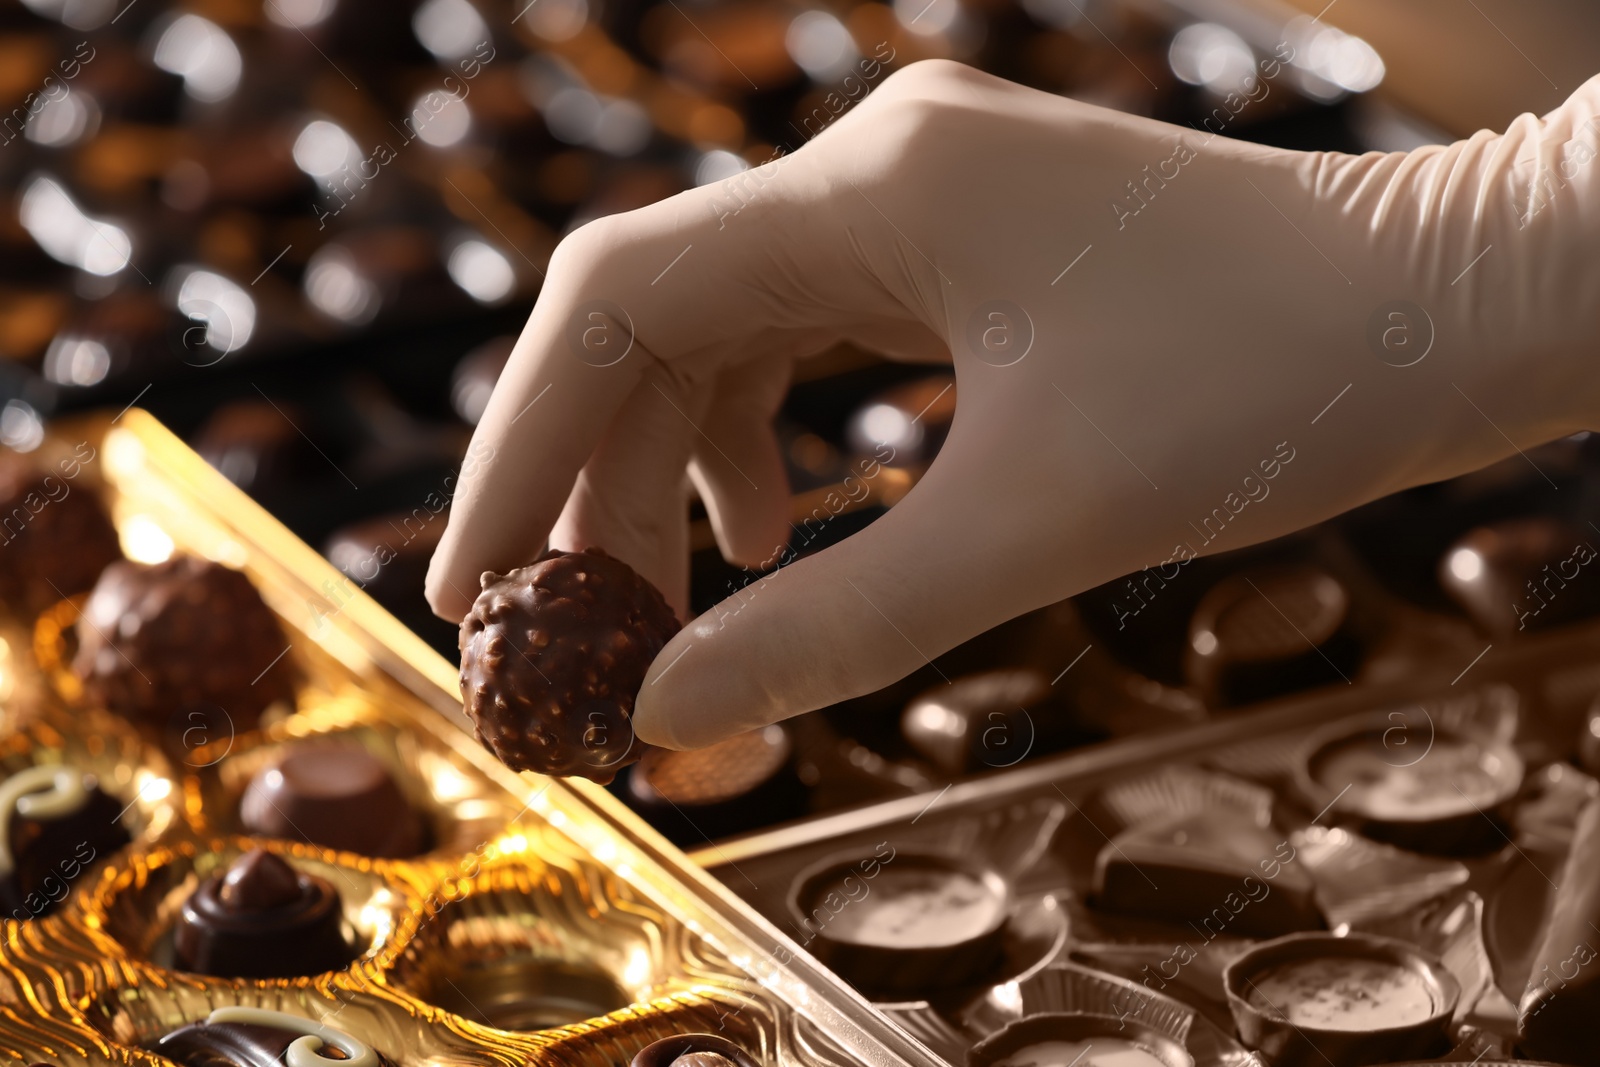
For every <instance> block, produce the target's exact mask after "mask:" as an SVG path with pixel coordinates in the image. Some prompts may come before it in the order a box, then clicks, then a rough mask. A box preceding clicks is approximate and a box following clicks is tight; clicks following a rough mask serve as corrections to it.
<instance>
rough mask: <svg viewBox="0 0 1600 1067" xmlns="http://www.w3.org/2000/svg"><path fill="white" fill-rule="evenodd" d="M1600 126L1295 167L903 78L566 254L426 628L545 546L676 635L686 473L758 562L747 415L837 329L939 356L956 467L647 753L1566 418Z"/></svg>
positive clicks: (775, 512)
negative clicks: (655, 598) (581, 556)
mask: <svg viewBox="0 0 1600 1067" xmlns="http://www.w3.org/2000/svg"><path fill="white" fill-rule="evenodd" d="M1282 73H1283V70H1282V68H1281V66H1278V65H1277V64H1276V63H1275V62H1274V61H1270V60H1269V61H1267V62H1265V63H1263V64H1262V68H1261V71H1260V75H1259V77H1258V80H1257V81H1256V82H1255V83H1254V85H1253V86H1252V87H1251V94H1250V95H1251V96H1252V97H1254V98H1255V99H1256V100H1257V101H1259V99H1260V98H1261V96H1262V94H1263V93H1269V92H1282V91H1287V90H1285V89H1283V88H1282V87H1281V86H1280V85H1276V84H1275V83H1274V81H1273V79H1274V78H1276V77H1278V76H1280V75H1281V74H1282ZM1240 99H1241V100H1242V99H1243V98H1240ZM1249 106H1252V105H1251V103H1249V102H1245V103H1244V104H1243V107H1249ZM1227 114H1228V112H1227V111H1219V112H1218V115H1221V116H1224V117H1225V116H1226V115H1227ZM1597 116H1600V79H1595V80H1591V81H1590V82H1588V83H1587V84H1586V85H1584V86H1583V87H1582V88H1581V89H1580V90H1579V91H1578V92H1577V93H1575V94H1574V95H1573V96H1572V98H1571V99H1570V100H1568V101H1567V103H1566V104H1564V105H1563V106H1562V107H1561V108H1559V109H1558V110H1556V111H1555V112H1552V113H1551V114H1550V115H1547V116H1545V117H1544V118H1543V119H1540V118H1536V117H1534V116H1532V115H1524V116H1522V117H1521V118H1519V119H1518V120H1517V121H1516V122H1515V123H1514V124H1513V125H1512V127H1511V128H1510V129H1509V130H1508V131H1507V132H1506V133H1504V134H1500V135H1495V134H1492V133H1489V132H1487V131H1485V132H1482V133H1479V134H1476V135H1474V136H1473V137H1471V138H1469V139H1467V140H1465V141H1461V142H1458V143H1456V144H1453V145H1449V146H1435V147H1428V148H1422V149H1418V150H1416V151H1413V152H1410V153H1391V154H1387V155H1386V154H1381V153H1371V154H1368V155H1363V156H1359V157H1358V156H1348V155H1340V154H1334V153H1302V152H1291V151H1283V150H1278V149H1272V148H1264V147H1260V146H1257V145H1252V144H1247V143H1244V142H1241V141H1237V140H1231V139H1228V138H1226V137H1221V136H1211V137H1208V136H1207V135H1206V134H1205V133H1202V132H1199V131H1196V130H1194V129H1189V128H1182V127H1176V126H1169V125H1166V124H1163V123H1160V122H1153V121H1150V120H1146V119H1142V118H1137V117H1134V116H1130V115H1126V114H1121V113H1117V112H1112V111H1107V110H1103V109H1101V108H1097V107H1092V106H1089V105H1087V104H1082V103H1077V102H1074V101H1072V100H1067V99H1062V98H1060V97H1056V96H1052V95H1049V94H1047V93H1043V92H1037V91H1034V90H1031V89H1026V88H1022V87H1019V86H1016V85H1013V84H1010V83H1007V82H1004V81H1001V80H998V79H996V78H993V77H989V76H987V75H984V74H981V73H979V72H977V71H974V70H971V69H968V68H965V67H962V66H960V65H958V64H954V63H948V62H924V63H918V64H915V65H913V66H910V67H908V68H906V69H905V70H903V71H901V72H898V73H896V74H895V75H893V76H892V77H889V78H887V79H886V80H884V81H883V82H882V84H881V85H880V86H879V87H878V88H877V89H876V90H874V91H873V92H872V93H871V94H870V95H869V96H868V98H867V99H865V100H864V101H863V102H862V103H861V104H860V105H858V106H857V107H856V108H855V109H854V110H852V111H850V112H849V113H847V114H846V115H845V116H844V117H842V118H841V119H839V120H838V122H837V123H835V124H834V125H833V126H831V127H830V128H829V129H827V130H826V131H825V132H823V133H822V134H821V135H820V136H819V137H817V138H816V139H815V140H814V141H812V142H811V143H809V144H807V145H806V146H805V147H804V148H802V149H801V150H800V151H798V152H795V153H794V154H792V155H790V156H788V157H787V158H784V159H782V160H781V161H780V162H777V163H773V164H769V165H767V166H766V167H765V168H763V169H762V170H760V171H757V172H753V173H749V174H746V175H744V176H741V177H739V178H735V179H730V180H729V181H727V182H723V183H721V184H720V185H713V186H708V187H702V188H699V189H695V190H692V191H689V192H685V193H682V194H680V195H678V196H675V197H672V198H671V199H668V200H665V201H662V202H660V203H657V204H654V205H651V206H650V207H647V208H643V209H641V210H638V211H634V212H630V213H628V214H625V215H618V216H612V217H609V218H604V219H601V220H599V221H597V222H594V223H591V224H589V225H587V226H585V227H583V228H582V229H580V230H579V231H577V232H576V233H574V234H573V235H572V236H571V237H569V238H568V239H567V240H565V241H563V242H562V244H561V245H560V247H559V248H558V250H557V251H556V254H555V257H554V259H553V260H552V262H551V264H550V273H549V277H548V279H547V281H546V283H545V287H544V291H543V292H542V293H541V294H540V297H539V301H538V305H537V306H536V307H535V308H534V311H533V314H532V316H531V318H530V319H529V321H528V325H527V327H526V328H525V329H524V331H523V333H522V336H521V339H520V340H519V341H518V343H517V346H516V350H515V352H514V354H513V356H512V358H511V362H510V364H509V365H508V366H507V368H506V371H505V374H504V376H503V377H502V378H501V380H500V383H499V385H498V386H497V388H496V389H495V392H494V397H493V399H492V400H491V401H490V403H489V407H488V410H487V412H486V414H485V416H484V418H483V421H482V423H481V424H480V425H479V427H478V430H477V434H476V436H475V438H474V446H473V453H472V454H473V455H474V456H476V457H482V458H483V460H484V461H483V462H480V463H477V464H475V466H474V469H473V470H471V471H470V472H467V473H466V474H465V476H464V477H463V478H462V481H461V486H460V491H459V492H458V493H457V495H456V498H455V503H454V507H453V510H452V515H451V519H450V525H449V528H448V530H447V531H446V532H445V535H444V540H443V543H442V544H441V546H440V548H439V550H438V552H437V554H436V555H435V556H434V559H433V563H432V567H431V569H430V571H429V575H428V586H427V593H428V598H429V602H430V603H431V604H432V605H433V608H434V610H435V611H437V612H438V613H439V614H440V615H442V616H444V617H446V618H449V619H458V618H460V617H461V616H462V615H463V613H464V612H465V611H466V610H467V608H468V606H469V605H470V603H471V601H472V598H473V597H474V595H475V594H476V592H477V588H478V576H479V573H480V572H481V571H484V570H488V569H494V570H501V571H503V570H506V569H508V568H511V567H514V566H518V565H521V564H524V563H526V562H528V561H529V560H530V559H531V558H532V557H533V556H534V555H535V554H536V553H537V552H538V551H539V550H540V547H541V545H542V544H543V542H544V541H545V539H546V536H547V535H548V536H549V539H550V542H551V544H552V545H553V546H554V547H557V548H571V547H579V546H584V545H591V544H593V545H600V546H602V547H604V548H606V549H607V550H608V551H610V552H612V553H613V554H615V555H617V556H620V557H621V558H622V559H624V560H626V561H627V562H629V563H630V564H632V565H633V566H634V567H636V568H637V569H638V570H640V571H641V572H642V573H644V574H645V575H646V576H647V577H648V578H650V580H652V581H653V582H655V583H656V584H657V585H658V586H660V587H661V588H662V590H663V591H664V592H665V593H666V594H667V595H668V598H669V599H670V600H671V601H672V602H673V603H674V604H675V605H676V606H677V608H678V609H679V611H680V613H681V612H682V611H683V608H684V605H685V601H686V588H687V550H686V547H685V545H686V517H685V511H686V508H685V493H686V491H687V490H686V486H685V482H684V477H683V473H684V471H685V469H686V468H687V469H688V470H689V472H690V474H691V476H692V478H693V480H694V483H695V485H696V487H697V488H698V490H699V492H700V494H701V496H702V497H703V498H704V499H705V501H706V504H707V506H708V508H709V510H710V514H711V517H712V522H713V525H714V528H715V530H716V533H717V537H718V541H719V543H720V545H721V548H722V550H723V552H724V554H725V555H726V556H727V557H728V558H729V559H730V560H733V561H734V562H737V563H740V564H745V565H757V564H759V563H761V562H763V561H768V560H772V559H773V558H775V557H776V556H777V554H778V551H779V547H780V546H782V545H783V544H784V543H785V542H786V540H787V539H788V537H789V534H790V528H789V526H788V524H787V521H786V510H787V498H788V492H787V486H786V485H785V484H784V475H783V468H782V466H781V465H780V461H779V454H778V451H777V448H776V445H775V441H774V438H773V436H772V432H771V429H770V425H769V421H770V418H771V416H772V414H773V412H774V410H775V409H776V407H777V406H778V404H779V401H780V398H781V396H782V394H783V391H784V388H785V385H786V382H787V377H788V371H789V366H790V362H791V361H792V360H793V359H795V358H798V357H803V356H806V355H808V354H811V353H815V352H817V351H820V350H821V349H823V348H825V347H826V346H828V345H830V344H832V343H833V342H835V341H836V340H837V339H839V338H848V339H850V340H853V341H856V342H858V343H860V344H862V345H865V346H867V347H870V348H874V349H877V350H880V351H883V352H885V353H888V354H889V355H891V356H894V357H896V358H902V359H922V360H926V359H937V360H947V361H951V362H953V363H954V365H955V372H956V377H957V380H958V383H959V385H958V393H959V402H958V411H957V414H956V418H955V423H954V427H953V429H952V431H951V434H950V437H949V440H948V441H947V443H946V444H945V446H944V448H943V451H942V452H941V453H940V454H939V457H938V459H937V461H936V462H935V463H934V464H933V466H932V468H931V470H930V471H929V472H928V473H927V475H926V477H924V478H923V480H922V481H921V483H920V484H918V485H917V487H916V488H915V489H914V490H913V491H912V492H911V493H910V494H909V495H908V496H907V497H906V498H905V499H904V500H903V501H902V502H901V503H899V504H898V505H896V506H895V507H894V509H893V510H891V511H890V512H889V513H888V514H886V515H885V516H883V517H882V518H880V519H878V520H877V521H876V522H875V523H873V524H872V525H871V526H870V527H869V528H868V529H866V530H865V531H863V532H861V533H858V534H856V535H855V536H853V537H851V538H849V539H848V540H846V541H844V542H843V543H841V544H839V545H837V546H835V547H833V548H830V549H828V550H826V551H824V552H821V553H819V554H817V555H815V556H812V557H809V558H806V559H803V560H801V561H799V562H796V563H794V564H793V565H792V566H787V567H784V568H783V569H782V570H780V571H779V572H778V573H777V574H776V575H775V576H772V577H769V578H766V579H764V580H758V581H756V582H754V583H753V584H752V585H751V586H750V587H749V588H747V589H746V590H745V591H744V593H743V595H742V599H741V602H740V603H738V604H730V605H728V606H725V607H724V608H722V609H721V610H719V611H713V612H711V613H708V614H706V615H704V616H701V617H700V618H699V619H698V620H695V621H693V622H691V623H690V624H689V625H688V626H686V627H685V628H684V630H683V631H682V633H680V634H679V635H678V636H677V637H676V638H675V639H674V640H673V641H672V642H671V643H670V644H668V645H667V647H666V648H665V649H664V650H663V651H662V653H661V655H660V656H659V657H658V658H657V660H656V662H655V664H654V666H653V668H652V670H651V674H650V677H649V678H648V680H647V681H646V683H645V686H644V688H643V691H642V692H641V693H640V696H639V699H638V705H637V710H636V715H635V720H634V721H635V726H636V729H637V732H638V735H639V736H640V737H641V738H642V739H644V740H645V741H648V742H650V743H652V744H657V745H663V746H667V747H674V748H682V747H693V746H700V745H705V744H708V743H711V742H714V741H717V740H719V739H721V738H723V737H726V736H728V735H730V734H733V733H735V732H738V731H741V730H745V729H750V728H752V727H755V726H758V725H761V724H765V723H770V722H774V721H776V720H780V719H783V718H786V717H788V716H792V715H796V714H799V713H801V712H804V711H808V710H811V709H814V708H818V707H822V706H824V705H827V704H830V703H833V702H835V701H838V700H842V699H845V698H847V697H852V696H857V695H860V694H862V693H866V692H869V691H871V690H874V689H876V688H878V687H881V686H883V685H886V684H887V683H889V682H891V681H894V680H895V679H897V678H900V677H902V676H903V675H905V674H907V673H909V672H910V671H912V670H913V669H915V668H917V667H919V666H921V665H922V664H923V663H924V662H926V661H927V660H928V659H929V658H931V657H933V656H936V655H938V654H939V653H941V652H943V651H945V650H947V649H949V648H951V647H952V646H954V645H956V644H958V643H959V642H961V641H963V640H965V639H966V638H969V637H971V636H973V635H975V634H977V633H979V632H981V631H983V630H985V629H987V628H989V627H991V626H994V625H995V624H997V623H999V622H1001V621H1003V620H1005V619H1008V618H1011V617H1013V616H1016V615H1019V614H1021V613H1023V612H1026V611H1029V610H1031V609H1034V608H1037V607H1040V606H1042V605H1044V604H1048V603H1051V602H1054V601H1057V600H1060V599H1062V598H1064V597H1068V596H1071V595H1073V594H1075V593H1078V592H1081V591H1082V590H1085V589H1088V588H1090V587H1093V586H1095V585H1098V584H1100V583H1102V582H1104V581H1107V580H1110V579H1112V578H1114V577H1116V576H1118V575H1121V574H1124V573H1127V572H1131V571H1134V570H1137V569H1139V568H1141V567H1145V566H1150V565H1155V564H1161V563H1163V562H1165V561H1173V562H1171V563H1168V565H1167V567H1166V569H1165V571H1164V572H1163V573H1166V574H1169V575H1170V574H1171V573H1172V572H1173V568H1174V567H1175V566H1176V561H1179V560H1182V559H1184V558H1185V557H1186V556H1187V555H1188V554H1190V553H1198V554H1206V553H1209V552H1212V551H1219V550H1223V549H1233V548H1239V547H1241V546H1244V545H1248V544H1251V543H1253V542H1258V541H1263V540H1266V539H1268V538H1271V537H1275V536H1278V535H1280V534H1283V533H1286V532H1288V531H1291V530H1294V529H1297V528H1299V527H1302V526H1306V525H1308V524H1310V523H1314V522H1317V521H1319V520H1321V519H1324V518H1326V517H1328V516H1331V515H1333V514H1335V513H1337V512H1340V511H1343V510H1345V509H1347V508H1350V507H1353V506H1355V505H1358V504H1361V503H1363V502H1365V501H1368V500H1371V499H1373V498H1375V497H1379V496H1382V495H1384V494H1387V493H1392V492H1394V491H1396V490H1399V489H1403V488H1405V487H1408V486H1412V485H1417V484H1420V483H1423V482H1428V481H1432V480H1435V479H1440V478H1446V477H1450V476H1452V475H1455V474H1459V473H1461V472H1464V471H1467V470H1470V469H1473V468H1476V467H1479V466H1481V465H1484V464H1487V463H1490V462H1492V461H1494V460H1497V459H1500V458H1503V457H1505V456H1507V455H1509V454H1512V452H1513V450H1514V449H1524V448H1527V447H1530V446H1532V445H1535V444H1538V443H1540V442H1544V441H1547V440H1550V439H1553V438H1556V437H1558V436H1561V435H1565V434H1567V433H1570V432H1573V431H1576V430H1578V429H1582V428H1587V427H1588V426H1590V425H1591V424H1592V423H1591V413H1592V412H1593V411H1594V410H1595V402H1596V394H1597V392H1600V370H1597V366H1600V364H1597V362H1596V356H1597V355H1600V353H1597V352H1596V347H1597V341H1600V161H1594V160H1593V158H1592V157H1594V156H1595V154H1596V149H1597V147H1600V119H1597ZM1213 128H1216V124H1215V123H1213ZM741 205H742V207H741ZM602 301H603V302H606V304H605V305H601V304H599V303H597V302H602ZM1400 301H1404V302H1406V303H1405V304H1403V305H1401V304H1397V303H1396V302H1400ZM603 308H610V309H611V310H610V312H609V314H610V316H611V317H610V318H607V317H606V314H603V313H602V314H598V315H597V314H596V312H597V310H601V309H603ZM618 309H620V310H618ZM623 317H625V318H626V320H627V322H626V323H620V322H619V321H617V320H618V319H621V318H623ZM586 331H587V332H586ZM630 331H631V335H630ZM630 340H631V342H632V343H631V348H628V347H627V346H628V343H629V341H630ZM624 349H626V355H625V356H623V357H622V358H621V359H620V361H618V362H615V363H612V364H611V365H609V366H599V364H602V363H607V362H609V361H610V360H611V359H613V358H615V357H616V356H619V355H621V354H622V352H623V351H624ZM1402 364H1410V365H1402ZM1178 571H1179V573H1181V568H1178ZM1176 580H1179V581H1181V580H1182V578H1178V579H1176ZM735 609H737V611H736V613H735ZM1063 666H1065V664H1063Z"/></svg>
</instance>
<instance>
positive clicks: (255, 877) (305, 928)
mask: <svg viewBox="0 0 1600 1067" xmlns="http://www.w3.org/2000/svg"><path fill="white" fill-rule="evenodd" d="M343 922H344V915H343V912H342V911H341V909H340V904H339V894H338V891H337V890H335V889H334V888H333V885H332V884H331V883H330V882H328V881H327V879H325V878H319V877H317V876H316V875H313V874H307V873H305V872H303V871H299V870H296V869H295V868H294V867H293V866H291V865H290V864H289V862H288V861H287V860H284V859H282V858H281V857H279V856H276V855H274V854H272V853H270V852H267V851H266V850H264V849H254V850H252V851H250V852H246V853H245V854H244V855H242V856H240V857H239V858H238V859H236V860H234V861H233V863H232V864H231V865H230V866H229V867H228V868H227V870H225V871H218V872H217V873H215V874H213V875H211V877H209V878H207V879H206V880H205V881H203V882H201V883H200V886H199V888H198V889H196V890H195V891H194V892H193V893H192V894H190V896H189V899H188V900H186V901H184V903H183V910H182V912H181V914H180V915H179V917H178V924H177V927H176V929H175V930H174V931H173V949H174V956H175V960H176V963H177V966H178V967H179V969H181V970H185V971H193V972H194V973H196V974H210V975H216V976H217V977H219V978H295V977H300V976H304V975H313V974H321V973H323V972H324V971H333V970H339V969H341V968H343V967H344V966H345V965H347V964H348V963H350V961H351V960H352V959H354V958H355V956H356V953H355V951H354V949H352V948H351V946H350V943H349V942H348V941H347V940H346V939H345V935H344V929H343Z"/></svg>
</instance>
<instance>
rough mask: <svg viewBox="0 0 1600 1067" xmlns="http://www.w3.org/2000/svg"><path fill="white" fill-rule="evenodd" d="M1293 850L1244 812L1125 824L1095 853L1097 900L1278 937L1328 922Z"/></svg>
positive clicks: (1209, 932) (1199, 925)
mask: <svg viewBox="0 0 1600 1067" xmlns="http://www.w3.org/2000/svg"><path fill="white" fill-rule="evenodd" d="M1294 859H1295V850H1294V848H1293V847H1292V846H1291V845H1289V843H1288V842H1287V841H1286V840H1285V839H1283V838H1282V837H1281V836H1279V835H1275V834H1273V833H1272V832H1270V831H1268V830H1265V829H1262V828H1260V827H1257V826H1252V825H1251V824H1250V823H1248V822H1246V821H1244V818H1243V817H1242V813H1241V812H1238V811H1231V810H1226V809H1223V810H1216V811H1200V812H1196V813H1191V814H1188V815H1183V816H1180V817H1177V818H1175V819H1172V820H1167V821H1163V822H1160V823H1156V824H1154V825H1149V826H1135V827H1132V828H1130V829H1128V830H1124V831H1123V832H1122V833H1120V834H1118V835H1117V836H1116V837H1114V838H1113V839H1112V840H1110V841H1108V842H1107V843H1106V845H1105V847H1104V848H1102V849H1101V850H1100V855H1099V856H1098V857H1097V859H1096V860H1095V871H1094V900H1095V904H1096V906H1097V907H1101V908H1104V909H1106V910H1108V911H1117V912H1124V913H1127V914H1132V915H1140V916H1145V917H1147V918H1155V919H1166V920H1169V921H1171V922H1177V923H1191V924H1193V925H1194V929H1195V930H1196V931H1198V932H1200V933H1201V934H1202V935H1203V936H1205V937H1206V938H1208V939H1209V938H1213V937H1216V936H1218V935H1219V934H1227V935H1229V936H1245V937H1276V936H1278V935H1279V934H1286V933H1290V932H1292V931H1296V930H1318V929H1321V928H1322V926H1323V921H1322V913H1321V912H1320V911H1319V910H1318V909H1317V905H1316V899H1315V893H1314V890H1315V887H1314V886H1313V885H1312V882H1311V876H1310V874H1309V873H1307V872H1306V871H1305V869H1304V865H1303V864H1302V865H1296V864H1295V862H1294Z"/></svg>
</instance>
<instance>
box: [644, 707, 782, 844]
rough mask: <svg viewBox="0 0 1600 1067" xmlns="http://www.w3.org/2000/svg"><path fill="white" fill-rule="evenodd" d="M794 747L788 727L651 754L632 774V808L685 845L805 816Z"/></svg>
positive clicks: (653, 750)
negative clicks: (786, 729)
mask: <svg viewBox="0 0 1600 1067" xmlns="http://www.w3.org/2000/svg"><path fill="white" fill-rule="evenodd" d="M793 750H794V746H793V744H792V743H791V742H790V740H789V735H788V734H787V733H786V732H785V731H784V729H783V727H781V726H767V727H763V728H762V729H759V730H751V731H748V732H747V733H742V734H736V735H734V736H733V737H730V738H728V739H727V740H726V741H719V742H718V743H717V744H714V745H710V746H708V747H706V748H697V749H691V750H690V751H687V752H672V751H667V750H665V749H651V750H650V751H648V752H646V753H645V754H644V757H643V758H642V759H641V760H640V761H639V765H638V766H636V767H635V768H634V769H633V770H632V771H631V772H629V775H628V790H627V796H628V802H629V803H630V804H631V805H632V806H633V807H634V808H635V809H636V810H637V811H639V812H640V813H642V814H643V815H645V817H647V818H648V819H649V820H650V822H651V824H652V825H654V826H655V827H656V829H658V830H660V831H661V832H662V833H663V834H665V835H666V836H667V838H668V839H669V840H671V841H674V842H676V843H678V844H683V843H686V842H690V841H694V842H704V841H705V840H707V839H715V838H718V837H726V836H728V835H729V834H736V833H740V832H742V831H744V830H751V829H754V828H755V827H757V826H763V825H767V824H770V823H774V822H783V821H785V820H788V819H793V818H798V817H799V816H800V815H802V814H804V812H805V800H806V796H805V788H804V786H802V785H801V783H800V779H799V778H798V777H797V776H796V775H795V773H794V767H793V764H792V756H793Z"/></svg>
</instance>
